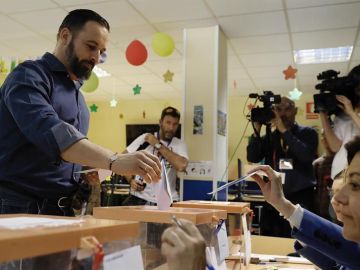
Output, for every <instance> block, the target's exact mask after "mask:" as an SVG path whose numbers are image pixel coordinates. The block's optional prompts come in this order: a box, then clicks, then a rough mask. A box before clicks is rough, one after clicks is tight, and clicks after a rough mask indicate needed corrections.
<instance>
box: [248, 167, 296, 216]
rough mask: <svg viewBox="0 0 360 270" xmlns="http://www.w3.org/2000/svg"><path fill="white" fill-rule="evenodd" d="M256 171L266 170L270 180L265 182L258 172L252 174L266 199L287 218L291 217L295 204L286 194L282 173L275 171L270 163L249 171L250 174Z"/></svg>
mask: <svg viewBox="0 0 360 270" xmlns="http://www.w3.org/2000/svg"><path fill="white" fill-rule="evenodd" d="M256 171H262V172H264V173H265V174H266V176H267V177H268V179H269V181H268V182H265V181H264V180H263V178H262V177H261V176H260V175H258V174H255V175H253V176H252V177H253V178H254V179H255V181H256V183H257V184H258V185H259V187H260V189H261V191H262V193H263V195H264V198H265V200H266V201H267V202H268V203H269V204H271V205H272V206H274V208H275V209H276V210H278V211H279V212H280V213H282V214H283V215H284V216H285V217H286V218H288V217H290V216H291V214H292V213H293V212H294V210H295V206H294V205H293V204H292V203H291V202H290V201H288V200H287V199H286V198H285V196H284V192H283V187H282V183H281V176H280V173H278V172H277V171H274V170H273V169H272V168H271V167H270V166H268V165H261V166H258V167H256V168H254V169H252V170H251V171H249V172H248V174H250V173H253V172H256Z"/></svg>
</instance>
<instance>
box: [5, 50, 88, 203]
mask: <svg viewBox="0 0 360 270" xmlns="http://www.w3.org/2000/svg"><path fill="white" fill-rule="evenodd" d="M80 85H81V84H79V83H78V82H74V81H72V80H71V79H70V76H69V74H68V72H67V71H66V68H65V66H64V65H63V64H62V63H61V62H60V61H59V60H58V59H57V58H56V57H55V56H54V55H52V54H50V53H46V54H45V55H44V56H43V57H42V58H41V59H39V60H36V61H25V62H24V63H22V64H20V65H18V66H17V67H16V69H15V70H14V71H13V72H12V73H10V74H9V75H8V77H7V78H6V80H5V82H4V84H3V85H2V87H1V91H0V186H1V184H3V185H4V186H8V187H11V188H13V189H16V190H18V191H19V192H24V193H29V194H33V195H35V196H38V197H40V198H58V197H61V196H69V195H71V194H72V193H73V192H74V191H75V190H76V189H77V179H78V175H77V176H75V177H74V172H76V171H78V170H80V169H81V166H80V165H76V164H72V163H68V162H65V161H63V160H61V157H60V154H61V153H62V152H63V151H64V150H65V149H66V148H68V147H69V146H71V145H72V144H74V143H75V142H77V141H79V140H81V139H84V138H85V136H86V134H87V131H88V126H89V111H88V108H87V106H86V103H85V100H84V97H83V95H82V94H81V92H80V91H79V87H80Z"/></svg>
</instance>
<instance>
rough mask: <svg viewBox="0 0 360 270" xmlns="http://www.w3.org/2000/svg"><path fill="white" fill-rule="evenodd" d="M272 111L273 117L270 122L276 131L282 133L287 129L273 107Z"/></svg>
mask: <svg viewBox="0 0 360 270" xmlns="http://www.w3.org/2000/svg"><path fill="white" fill-rule="evenodd" d="M273 112H274V114H275V117H274V118H273V119H272V120H271V123H272V124H273V125H274V126H275V127H276V128H277V130H278V131H280V132H281V133H284V132H285V131H286V130H287V129H286V127H285V125H284V122H283V120H282V119H281V117H280V115H279V113H278V112H277V111H276V110H275V109H273Z"/></svg>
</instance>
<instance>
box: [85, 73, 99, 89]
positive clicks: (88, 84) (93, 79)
mask: <svg viewBox="0 0 360 270" xmlns="http://www.w3.org/2000/svg"><path fill="white" fill-rule="evenodd" d="M98 86H99V78H98V76H96V74H95V72H93V71H92V72H91V75H90V78H89V79H88V80H86V81H85V83H84V84H83V86H82V87H81V90H82V91H84V92H86V93H92V92H94V91H95V90H96V89H97V88H98Z"/></svg>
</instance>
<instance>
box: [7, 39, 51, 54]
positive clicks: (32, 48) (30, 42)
mask: <svg viewBox="0 0 360 270" xmlns="http://www.w3.org/2000/svg"><path fill="white" fill-rule="evenodd" d="M3 43H4V44H6V45H7V46H9V47H12V48H13V49H14V50H16V52H17V53H16V56H18V57H20V58H25V59H29V58H36V57H39V56H42V55H43V54H44V53H45V52H52V51H53V50H54V48H55V37H54V41H53V42H51V41H49V40H48V39H45V38H43V37H41V36H38V35H34V36H28V37H22V38H11V39H4V40H3ZM24 44H26V46H24Z"/></svg>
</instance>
